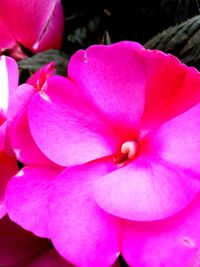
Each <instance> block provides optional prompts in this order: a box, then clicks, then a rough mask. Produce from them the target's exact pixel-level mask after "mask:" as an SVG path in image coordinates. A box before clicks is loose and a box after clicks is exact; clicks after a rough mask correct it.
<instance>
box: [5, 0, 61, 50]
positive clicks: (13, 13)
mask: <svg viewBox="0 0 200 267" xmlns="http://www.w3.org/2000/svg"><path fill="white" fill-rule="evenodd" d="M8 10H9V12H8ZM63 23H64V17H63V10H62V8H61V2H60V1H59V0H51V1H48V2H46V1H44V0H42V1H28V2H27V1H24V0H22V1H19V0H15V1H13V0H12V1H11V0H5V1H3V3H2V4H1V12H0V24H1V25H2V26H1V27H2V31H3V33H6V32H8V33H9V35H8V34H6V35H5V34H3V35H1V37H0V48H1V49H11V48H12V47H13V43H15V44H16V43H20V44H22V45H23V46H25V47H26V48H28V49H30V50H33V51H34V50H36V51H37V48H38V47H39V46H41V48H40V49H39V50H41V49H42V47H43V48H44V49H50V48H60V45H61V39H62V33H63ZM57 26H59V27H58V28H57ZM48 27H50V28H49V29H48ZM54 27H56V30H55V28H54ZM30 28H31V34H30ZM50 32H51V33H54V38H55V40H53V37H52V36H51V37H50ZM45 35H46V36H45ZM5 36H6V41H5V39H4V38H5ZM43 40H44V41H43ZM13 41H14V42H13ZM43 42H44V43H43ZM34 45H36V46H35V48H34Z"/></svg>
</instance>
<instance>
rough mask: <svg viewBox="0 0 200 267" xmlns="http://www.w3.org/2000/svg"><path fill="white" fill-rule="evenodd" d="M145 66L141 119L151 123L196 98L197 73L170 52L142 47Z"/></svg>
mask: <svg viewBox="0 0 200 267" xmlns="http://www.w3.org/2000/svg"><path fill="white" fill-rule="evenodd" d="M141 57H143V58H144V64H145V67H146V87H147V88H146V90H147V93H146V104H145V111H144V114H143V122H144V123H145V125H146V127H154V126H156V125H158V124H161V123H163V122H165V121H167V120H169V119H171V118H172V117H174V116H177V115H179V114H181V113H182V112H184V111H186V110H188V109H189V108H191V107H193V106H194V105H195V104H197V103H199V101H200V90H199V87H200V75H199V72H198V71H197V70H196V69H195V68H189V67H187V66H186V65H184V64H181V63H180V61H179V60H178V59H177V58H175V57H173V56H172V55H166V54H164V53H163V52H161V51H150V50H146V51H145V50H143V51H142V53H141Z"/></svg>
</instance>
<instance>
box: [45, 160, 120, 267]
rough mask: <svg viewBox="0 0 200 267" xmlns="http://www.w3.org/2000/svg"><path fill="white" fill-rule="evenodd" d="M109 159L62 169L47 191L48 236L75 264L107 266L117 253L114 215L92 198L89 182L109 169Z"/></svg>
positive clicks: (117, 245)
mask: <svg viewBox="0 0 200 267" xmlns="http://www.w3.org/2000/svg"><path fill="white" fill-rule="evenodd" d="M112 168H113V166H110V163H109V162H106V161H103V162H102V163H91V164H88V165H82V166H76V167H72V168H68V169H66V170H65V171H64V172H63V173H62V174H61V175H59V176H58V179H57V180H56V182H55V184H54V187H53V189H52V193H51V195H50V198H49V200H50V202H49V205H50V231H49V232H50V237H51V240H52V242H53V244H54V245H55V247H56V249H57V250H58V252H59V253H61V255H62V256H63V257H64V258H66V259H67V260H69V261H70V262H72V263H73V264H75V265H76V266H80V267H86V266H96V267H104V266H111V265H112V264H113V263H114V262H115V260H116V259H117V256H118V254H119V244H118V240H117V233H116V226H117V225H116V219H115V218H114V217H112V216H110V215H108V214H106V213H104V212H103V211H102V210H101V209H100V208H99V207H98V206H97V205H96V204H95V202H94V200H93V195H92V183H93V181H94V180H95V179H97V178H99V177H100V176H101V175H103V174H105V173H106V172H107V171H109V170H111V169H112Z"/></svg>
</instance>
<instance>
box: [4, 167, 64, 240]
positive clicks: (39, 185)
mask: <svg viewBox="0 0 200 267" xmlns="http://www.w3.org/2000/svg"><path fill="white" fill-rule="evenodd" d="M60 171H62V168H58V167H55V166H46V167H45V166H43V167H41V166H40V167H25V168H23V169H22V170H20V172H19V173H18V174H16V176H14V177H12V179H11V180H10V182H9V184H8V186H7V190H6V200H5V201H6V207H7V209H8V214H9V216H10V218H11V219H13V221H15V222H16V223H18V224H20V225H21V226H23V227H24V228H25V229H28V230H31V231H32V232H34V233H35V234H37V235H40V236H44V237H48V229H47V227H48V207H47V205H48V196H49V192H50V190H51V187H52V183H53V181H54V180H55V178H56V177H57V175H58V174H59V173H60Z"/></svg>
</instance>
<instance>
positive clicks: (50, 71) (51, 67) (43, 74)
mask: <svg viewBox="0 0 200 267" xmlns="http://www.w3.org/2000/svg"><path fill="white" fill-rule="evenodd" d="M55 72H56V66H55V63H54V62H53V61H52V62H50V63H48V64H46V65H45V66H43V67H42V68H41V69H39V70H38V71H36V72H35V73H34V74H33V75H32V76H31V77H30V78H29V79H28V80H27V81H26V83H28V84H31V85H33V86H34V87H35V88H36V89H37V90H42V88H43V86H44V84H45V82H46V80H47V79H48V78H49V77H51V76H52V75H54V74H55Z"/></svg>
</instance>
